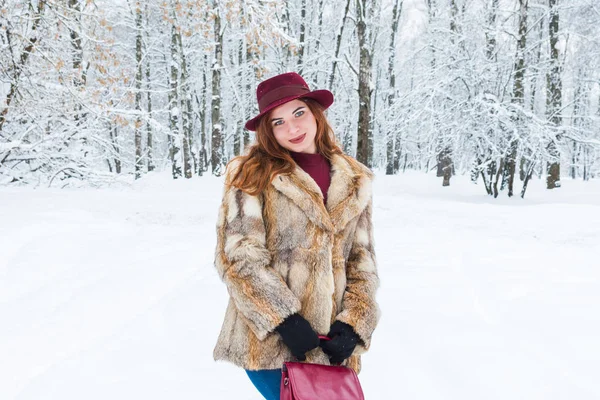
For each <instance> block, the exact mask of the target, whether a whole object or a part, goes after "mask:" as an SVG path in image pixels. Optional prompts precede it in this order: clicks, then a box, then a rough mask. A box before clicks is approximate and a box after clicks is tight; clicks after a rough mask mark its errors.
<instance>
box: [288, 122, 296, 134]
mask: <svg viewBox="0 0 600 400" xmlns="http://www.w3.org/2000/svg"><path fill="white" fill-rule="evenodd" d="M297 131H298V125H297V124H296V123H294V122H293V121H290V122H288V132H289V133H295V132H297Z"/></svg>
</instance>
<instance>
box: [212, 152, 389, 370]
mask: <svg viewBox="0 0 600 400" xmlns="http://www.w3.org/2000/svg"><path fill="white" fill-rule="evenodd" d="M235 168H236V165H235V163H230V164H229V166H228V169H227V172H226V173H227V174H231V173H233V171H234V170H235ZM372 179H373V174H372V172H371V171H370V170H369V169H368V168H367V167H365V166H364V165H362V164H361V163H359V162H358V161H356V160H354V159H353V158H351V157H349V156H346V155H335V156H334V158H333V159H332V160H331V184H330V187H329V190H328V192H327V194H328V198H327V204H326V205H324V204H323V195H322V193H321V191H320V189H319V187H318V186H317V184H316V182H315V181H314V180H313V179H312V178H311V177H310V176H309V175H308V174H307V173H306V172H304V171H303V170H302V169H300V168H299V167H296V168H295V170H294V172H293V173H291V174H280V175H278V176H276V177H275V178H274V179H273V181H272V182H271V183H270V184H269V185H268V186H267V188H266V189H265V190H264V191H263V192H262V193H261V194H259V195H257V196H251V195H249V194H247V193H245V192H243V191H241V190H239V189H237V188H235V187H232V186H229V185H226V186H225V190H224V194H223V201H222V204H221V207H220V209H219V216H218V221H217V248H216V252H215V266H216V269H217V271H218V273H219V276H220V277H221V279H222V280H223V282H225V284H226V286H227V290H228V292H229V295H230V298H229V304H228V306H227V310H226V311H225V320H224V322H223V325H222V328H221V333H220V335H219V338H218V340H217V344H216V347H215V349H214V358H215V360H226V361H230V362H232V363H234V364H236V365H238V366H240V367H242V368H244V369H248V370H259V369H276V368H281V366H282V364H283V362H284V361H293V360H294V358H293V356H292V355H291V353H290V352H289V350H288V348H287V347H286V346H285V344H284V343H283V341H282V340H281V337H280V336H279V335H278V334H277V333H276V332H274V329H275V327H276V326H277V325H279V324H280V323H281V322H282V321H283V320H284V319H285V318H286V317H287V316H289V315H291V314H293V313H300V314H301V315H302V316H303V317H304V318H306V320H307V321H308V322H310V324H311V326H312V327H313V329H314V330H315V331H316V332H317V333H318V334H319V335H326V334H327V333H328V332H329V328H330V326H331V324H332V322H333V321H335V320H340V321H342V322H345V323H347V324H349V325H351V326H352V327H353V328H354V330H355V331H356V333H357V334H358V335H359V336H360V338H361V340H362V343H360V342H359V345H358V346H357V347H356V349H355V351H354V354H353V355H352V356H351V357H350V358H349V359H347V360H346V361H345V362H344V365H346V366H349V367H351V368H353V369H354V370H355V371H356V372H359V371H360V354H361V353H363V352H365V351H366V350H367V349H368V348H369V346H370V343H371V335H372V334H373V330H374V329H375V326H376V324H377V321H378V317H379V308H378V306H377V303H376V301H375V292H376V290H377V288H378V286H379V279H378V276H377V268H376V263H375V253H374V250H373V226H372V222H371V213H372V191H371V181H372ZM306 362H309V363H316V364H326V365H328V364H329V359H328V357H327V356H326V355H325V354H324V353H323V351H322V350H321V348H316V349H314V350H311V351H310V352H308V353H307V354H306Z"/></svg>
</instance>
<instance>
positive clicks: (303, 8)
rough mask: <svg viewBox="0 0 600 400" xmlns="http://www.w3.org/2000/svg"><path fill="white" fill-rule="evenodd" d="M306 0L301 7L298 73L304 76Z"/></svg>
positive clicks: (303, 0) (302, 0)
mask: <svg viewBox="0 0 600 400" xmlns="http://www.w3.org/2000/svg"><path fill="white" fill-rule="evenodd" d="M305 22H306V0H301V5H300V46H299V49H298V73H299V74H300V75H302V69H303V67H304V64H303V62H304V47H305V43H304V41H305V40H306V26H305Z"/></svg>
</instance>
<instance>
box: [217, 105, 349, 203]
mask: <svg viewBox="0 0 600 400" xmlns="http://www.w3.org/2000/svg"><path fill="white" fill-rule="evenodd" d="M298 100H301V101H302V102H304V103H305V104H306V105H307V106H308V108H309V109H310V111H311V112H312V114H313V115H314V117H315V119H316V121H317V134H316V135H315V145H316V147H317V153H319V154H322V155H323V156H324V157H325V158H327V159H328V160H331V159H332V157H333V155H334V154H342V153H343V152H342V149H341V148H340V147H339V146H338V144H337V143H336V139H335V136H334V134H333V129H332V128H331V125H329V122H328V121H327V118H326V117H325V113H324V110H323V106H321V105H320V104H319V103H317V102H316V101H315V100H313V99H310V98H301V99H298ZM270 115H271V113H268V114H265V115H263V117H262V118H261V119H260V120H259V122H258V125H257V127H256V141H255V142H254V143H253V144H252V145H251V146H250V147H249V148H248V151H247V153H246V154H245V155H242V156H238V157H235V158H233V159H232V160H231V161H230V163H231V162H233V161H238V162H239V166H238V168H237V171H236V172H235V173H234V174H233V176H231V177H229V178H228V181H227V182H225V183H226V184H228V185H232V186H234V187H236V188H238V189H240V190H242V191H244V192H246V193H248V194H250V195H253V196H256V195H257V194H259V193H261V192H262V191H263V190H264V189H265V188H266V187H267V185H268V184H269V183H271V181H272V180H273V178H274V177H275V176H277V175H279V174H289V173H291V172H292V171H293V170H294V168H295V165H296V164H295V162H294V159H293V158H292V156H291V155H290V153H289V151H288V150H287V149H285V148H284V147H281V146H280V145H279V143H277V140H276V139H275V135H274V134H273V127H272V125H271V123H270V121H269V116H270Z"/></svg>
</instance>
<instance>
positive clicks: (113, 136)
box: [108, 124, 121, 174]
mask: <svg viewBox="0 0 600 400" xmlns="http://www.w3.org/2000/svg"><path fill="white" fill-rule="evenodd" d="M108 132H109V134H110V142H111V146H112V148H113V150H114V152H115V158H114V163H115V172H116V173H117V174H120V173H121V150H120V148H119V143H118V137H119V132H118V131H117V125H116V124H111V126H110V129H109V130H108ZM109 165H110V163H109ZM111 172H112V171H111Z"/></svg>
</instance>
